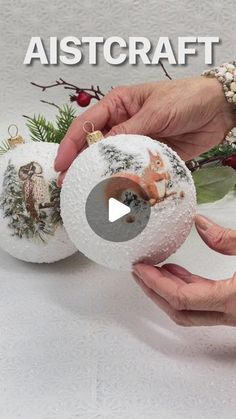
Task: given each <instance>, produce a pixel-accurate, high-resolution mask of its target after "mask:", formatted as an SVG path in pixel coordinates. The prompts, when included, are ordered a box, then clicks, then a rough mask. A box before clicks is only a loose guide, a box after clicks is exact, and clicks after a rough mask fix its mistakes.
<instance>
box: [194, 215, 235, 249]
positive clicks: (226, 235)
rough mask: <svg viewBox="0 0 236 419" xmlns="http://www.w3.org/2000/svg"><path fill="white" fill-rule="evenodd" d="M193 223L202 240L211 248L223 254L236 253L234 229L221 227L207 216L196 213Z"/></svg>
mask: <svg viewBox="0 0 236 419" xmlns="http://www.w3.org/2000/svg"><path fill="white" fill-rule="evenodd" d="M195 225H196V229H197V231H198V233H199V234H200V236H201V238H202V239H203V241H204V242H205V243H206V244H207V246H209V247H210V248H211V249H213V250H215V251H216V252H219V253H223V254H224V255H236V231H235V230H231V229H230V228H223V227H221V226H219V225H218V224H215V223H214V222H213V221H211V220H209V218H207V217H203V216H202V215H197V216H196V217H195Z"/></svg>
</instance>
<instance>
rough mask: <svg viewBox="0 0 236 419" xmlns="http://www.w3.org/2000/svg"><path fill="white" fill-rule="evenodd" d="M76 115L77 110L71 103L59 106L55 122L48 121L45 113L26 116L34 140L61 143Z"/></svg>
mask: <svg viewBox="0 0 236 419" xmlns="http://www.w3.org/2000/svg"><path fill="white" fill-rule="evenodd" d="M75 117H76V111H75V109H74V108H73V107H72V106H70V105H64V106H62V107H59V108H58V113H57V115H56V121H55V123H52V122H51V121H47V120H46V118H45V117H44V116H43V115H38V116H37V115H34V116H33V117H29V116H25V118H26V119H27V122H26V126H27V128H28V129H29V133H30V138H31V140H32V141H42V142H49V143H57V144H60V142H61V141H62V139H63V138H64V136H65V134H66V132H67V130H68V128H69V126H70V125H71V123H72V121H73V120H74V118H75Z"/></svg>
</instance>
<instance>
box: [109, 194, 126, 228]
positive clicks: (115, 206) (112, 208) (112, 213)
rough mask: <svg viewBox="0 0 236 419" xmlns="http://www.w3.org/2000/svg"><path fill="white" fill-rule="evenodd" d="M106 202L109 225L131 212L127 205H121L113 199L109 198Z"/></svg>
mask: <svg viewBox="0 0 236 419" xmlns="http://www.w3.org/2000/svg"><path fill="white" fill-rule="evenodd" d="M108 202H109V204H108V219H109V221H110V223H114V221H116V220H119V219H120V218H121V217H124V215H127V214H129V213H130V211H131V209H130V207H128V205H124V204H122V203H121V202H120V201H117V199H115V198H110V199H109V201H108Z"/></svg>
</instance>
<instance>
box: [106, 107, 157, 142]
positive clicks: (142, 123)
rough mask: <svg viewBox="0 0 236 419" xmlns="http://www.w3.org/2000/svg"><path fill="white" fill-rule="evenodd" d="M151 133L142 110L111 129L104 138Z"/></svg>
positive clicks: (145, 114)
mask: <svg viewBox="0 0 236 419" xmlns="http://www.w3.org/2000/svg"><path fill="white" fill-rule="evenodd" d="M151 131H152V126H151V123H150V122H149V120H148V117H147V112H145V110H144V109H143V108H142V109H141V110H140V111H139V112H137V113H136V114H135V115H133V116H132V117H131V118H129V119H127V120H126V121H124V122H122V123H120V124H118V125H115V126H114V127H112V129H111V130H110V131H109V132H108V133H107V134H106V137H109V136H111V135H118V134H140V135H148V134H149V135H150V133H151Z"/></svg>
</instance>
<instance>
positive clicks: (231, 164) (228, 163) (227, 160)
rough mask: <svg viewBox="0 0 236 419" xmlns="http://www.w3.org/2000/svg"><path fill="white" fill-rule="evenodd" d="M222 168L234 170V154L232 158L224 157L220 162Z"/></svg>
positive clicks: (235, 167)
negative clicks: (227, 167) (226, 167)
mask: <svg viewBox="0 0 236 419" xmlns="http://www.w3.org/2000/svg"><path fill="white" fill-rule="evenodd" d="M222 164H223V166H229V167H232V168H233V169H235V170H236V154H235V155H233V156H229V157H226V158H225V159H224V160H223V161H222Z"/></svg>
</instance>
